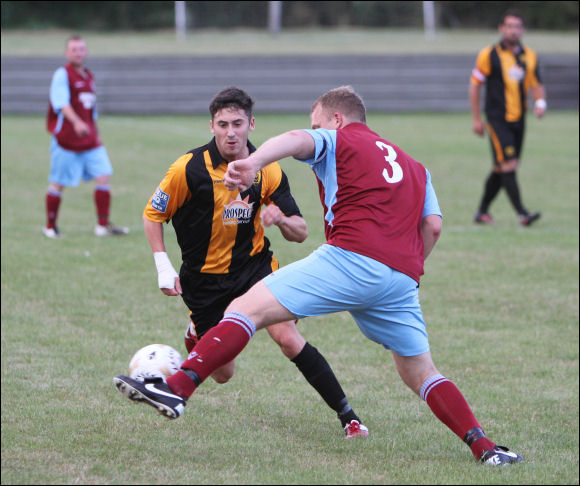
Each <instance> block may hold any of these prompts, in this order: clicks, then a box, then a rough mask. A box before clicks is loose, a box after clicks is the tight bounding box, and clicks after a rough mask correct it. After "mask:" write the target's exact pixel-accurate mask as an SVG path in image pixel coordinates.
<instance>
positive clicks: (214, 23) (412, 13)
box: [1, 1, 578, 31]
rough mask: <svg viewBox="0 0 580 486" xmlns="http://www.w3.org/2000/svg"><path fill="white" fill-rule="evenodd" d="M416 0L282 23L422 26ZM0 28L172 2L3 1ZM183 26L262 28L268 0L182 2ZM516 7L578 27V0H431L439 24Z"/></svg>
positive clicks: (133, 19) (344, 4)
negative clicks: (500, 0)
mask: <svg viewBox="0 0 580 486" xmlns="http://www.w3.org/2000/svg"><path fill="white" fill-rule="evenodd" d="M422 4H423V2H420V1H400V2H384V1H383V2H379V1H374V2H373V1H322V2H309V1H286V2H283V7H282V11H283V15H282V24H283V27H285V28H298V27H302V28H303V27H337V26H353V27H354V26H356V27H421V26H422V24H423V5H422ZM1 5H2V28H3V29H16V28H18V29H22V28H32V29H42V28H69V29H70V28H74V29H83V30H109V31H115V30H148V29H164V28H171V27H172V26H173V25H174V15H175V13H174V2H171V1H153V2H149V1H148V2H137V1H135V2H132V1H119V2H90V1H84V2H46V1H45V2H28V1H3V2H2V4H1ZM186 7H187V16H188V27H189V28H195V29H201V28H266V27H267V25H268V2H267V1H245V2H226V1H195V2H193V1H190V2H186ZM513 7H516V8H518V9H519V10H520V11H521V12H522V14H523V15H524V17H525V18H526V20H527V24H528V26H529V27H531V28H534V29H578V2H576V1H564V2H562V1H552V2H496V1H483V2H482V1H479V2H471V1H461V2H460V1H438V2H435V9H436V17H437V23H438V25H439V26H440V27H445V28H457V27H461V28H494V27H495V26H497V23H498V19H499V18H500V16H501V14H502V13H503V12H504V11H505V10H507V9H508V8H513Z"/></svg>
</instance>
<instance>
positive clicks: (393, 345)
mask: <svg viewBox="0 0 580 486" xmlns="http://www.w3.org/2000/svg"><path fill="white" fill-rule="evenodd" d="M263 282H264V284H266V286H267V287H268V288H269V289H270V291H271V292H272V293H273V294H274V296H275V297H276V299H278V302H280V304H282V305H283V306H284V307H285V308H286V309H288V310H289V311H290V312H292V313H293V314H294V315H295V316H296V317H297V318H299V319H301V318H304V317H308V316H318V315H324V314H331V313H333V312H341V311H348V312H350V314H351V315H352V317H353V318H354V320H355V321H356V323H357V324H358V327H359V328H360V330H361V332H362V333H363V334H364V335H365V336H366V337H367V338H369V339H370V340H372V341H375V342H377V343H379V344H382V345H383V346H384V347H385V348H387V349H392V350H393V351H395V352H396V353H397V354H399V355H401V356H416V355H418V354H422V353H425V352H427V351H429V340H428V336H427V331H426V329H425V321H424V320H423V313H422V312H421V305H420V303H419V288H418V285H417V282H416V281H415V280H413V279H412V278H411V277H409V276H407V275H405V274H403V273H401V272H398V271H397V270H394V269H392V268H391V267H389V266H387V265H385V264H383V263H380V262H378V261H377V260H374V259H372V258H369V257H366V256H363V255H359V254H357V253H353V252H350V251H346V250H343V249H342V248H338V247H336V246H332V245H328V244H324V245H322V246H321V247H319V248H318V249H317V250H315V251H314V252H313V253H311V254H310V255H309V256H308V257H306V258H304V259H302V260H299V261H297V262H294V263H291V264H290V265H287V266H285V267H282V268H280V269H279V270H276V271H275V272H274V273H272V274H270V275H268V276H267V277H265V278H264V280H263Z"/></svg>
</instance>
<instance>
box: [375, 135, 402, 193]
mask: <svg viewBox="0 0 580 486" xmlns="http://www.w3.org/2000/svg"><path fill="white" fill-rule="evenodd" d="M376 144H377V147H379V148H380V149H381V150H385V149H387V155H385V160H386V162H387V164H389V165H390V166H391V171H392V173H393V175H392V176H389V171H388V170H387V169H386V168H385V169H383V177H384V178H385V180H386V181H387V182H388V183H389V184H394V183H396V182H399V181H400V180H401V179H403V169H402V168H401V166H400V165H399V164H398V163H397V162H395V159H396V158H397V152H395V149H394V148H393V147H391V146H390V145H387V144H386V143H384V142H381V141H380V140H377V142H376Z"/></svg>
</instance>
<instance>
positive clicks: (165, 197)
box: [151, 187, 169, 213]
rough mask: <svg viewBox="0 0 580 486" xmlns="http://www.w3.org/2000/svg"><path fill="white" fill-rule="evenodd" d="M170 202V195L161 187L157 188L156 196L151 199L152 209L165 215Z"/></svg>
mask: <svg viewBox="0 0 580 486" xmlns="http://www.w3.org/2000/svg"><path fill="white" fill-rule="evenodd" d="M168 202H169V194H167V193H165V192H163V191H162V190H161V188H160V187H158V188H157V190H156V191H155V194H153V198H152V199H151V207H152V208H153V209H155V211H159V212H160V213H164V212H165V210H166V209H167V203H168Z"/></svg>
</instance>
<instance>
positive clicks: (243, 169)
mask: <svg viewBox="0 0 580 486" xmlns="http://www.w3.org/2000/svg"><path fill="white" fill-rule="evenodd" d="M314 150H315V144H314V139H313V138H312V137H311V136H310V135H309V134H308V133H307V132H305V131H303V130H292V131H290V132H286V133H283V134H281V135H277V136H276V137H272V138H270V139H269V140H266V141H265V142H264V143H263V144H262V145H261V146H260V148H258V150H256V151H255V152H254V153H252V154H251V155H250V156H249V157H248V158H247V159H240V160H236V161H234V162H230V163H229V164H228V170H227V172H226V175H225V178H224V181H225V184H226V187H227V188H228V189H230V190H234V189H239V190H240V191H243V190H245V189H247V188H248V187H250V185H251V184H252V182H253V180H254V177H255V176H256V172H257V171H258V170H260V169H261V168H263V167H265V166H266V165H268V164H271V163H272V162H274V161H276V160H281V159H284V158H286V157H295V158H297V159H310V158H312V157H313V156H314Z"/></svg>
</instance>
